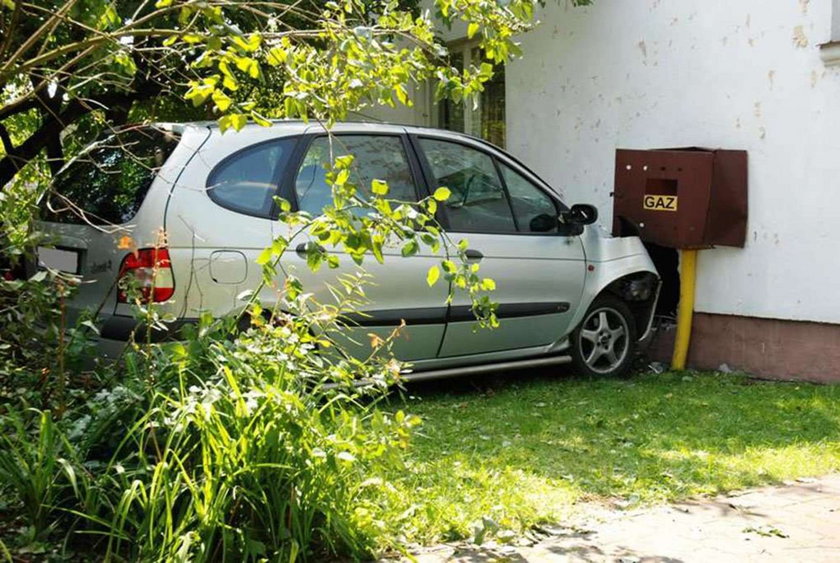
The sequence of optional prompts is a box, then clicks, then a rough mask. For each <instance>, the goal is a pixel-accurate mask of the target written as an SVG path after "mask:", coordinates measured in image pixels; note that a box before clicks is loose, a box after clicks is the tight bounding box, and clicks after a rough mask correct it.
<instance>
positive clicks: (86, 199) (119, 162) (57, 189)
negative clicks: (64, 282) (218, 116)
mask: <svg viewBox="0 0 840 563" xmlns="http://www.w3.org/2000/svg"><path fill="white" fill-rule="evenodd" d="M178 140H179V137H178V135H176V134H173V133H171V132H169V131H163V130H161V129H157V128H154V127H142V128H137V127H135V128H132V129H126V130H123V131H120V132H117V133H115V134H113V135H110V136H108V137H106V138H105V139H104V140H102V141H99V142H97V143H95V144H93V145H91V147H90V148H88V149H86V150H85V151H84V152H83V153H82V154H80V155H79V156H78V157H77V158H76V159H74V160H73V161H72V162H71V163H70V164H68V165H67V166H66V167H65V168H64V169H62V170H61V172H59V173H58V174H57V175H56V177H55V178H54V180H53V183H52V188H51V190H50V193H49V194H48V195H47V197H45V198H44V201H45V205H44V206H43V207H44V209H43V210H42V212H43V213H42V218H43V219H44V220H45V221H51V222H56V223H75V224H81V223H93V224H96V225H103V224H122V223H126V222H128V221H130V220H131V219H133V218H134V216H135V215H136V214H137V211H138V210H139V209H140V205H141V204H142V203H143V200H144V199H145V197H146V194H147V193H148V191H149V188H150V187H151V185H152V181H153V180H154V179H155V176H156V175H157V173H158V170H160V168H161V167H162V166H163V164H164V163H165V162H166V160H167V159H168V158H169V155H171V154H172V151H173V150H175V147H176V146H177V145H178Z"/></svg>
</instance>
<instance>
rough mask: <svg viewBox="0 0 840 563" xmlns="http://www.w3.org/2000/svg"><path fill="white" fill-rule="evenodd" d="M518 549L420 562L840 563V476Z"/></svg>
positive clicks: (588, 516) (588, 522)
mask: <svg viewBox="0 0 840 563" xmlns="http://www.w3.org/2000/svg"><path fill="white" fill-rule="evenodd" d="M567 526H568V527H563V528H553V529H550V530H549V533H550V534H551V535H549V536H548V537H544V538H543V539H541V540H540V541H537V542H522V541H520V542H519V543H520V544H521V545H501V544H498V543H493V542H488V543H486V544H484V545H482V546H475V545H469V544H459V545H442V546H436V547H433V548H429V549H427V550H424V551H422V552H421V553H418V554H417V560H418V561H419V562H421V563H441V562H444V561H446V562H463V563H473V562H475V563H479V562H490V561H494V562H503V561H510V562H525V561H569V562H579V561H610V562H620V563H636V562H648V561H651V562H652V561H663V562H677V561H703V562H706V561H713V562H718V561H808V562H811V561H815V562H822V561H826V562H828V561H831V562H840V475H834V476H828V477H824V478H821V479H801V480H798V481H796V482H791V483H787V484H785V485H783V486H778V487H766V488H762V489H755V490H750V491H744V492H741V493H734V494H731V495H727V496H721V497H717V498H714V499H711V500H698V501H692V502H685V503H680V504H675V505H668V506H660V507H654V508H647V509H638V510H628V511H621V510H609V509H606V508H604V507H600V508H594V509H592V510H583V511H582V514H581V516H580V517H578V518H577V519H575V520H574V521H573V522H569V523H567Z"/></svg>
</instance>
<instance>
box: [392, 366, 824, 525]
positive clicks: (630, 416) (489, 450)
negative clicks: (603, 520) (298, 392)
mask: <svg viewBox="0 0 840 563" xmlns="http://www.w3.org/2000/svg"><path fill="white" fill-rule="evenodd" d="M404 403H405V404H404V405H402V406H403V408H406V409H407V410H409V411H410V412H413V413H415V414H419V415H420V416H421V417H422V418H423V419H424V425H423V429H422V431H421V436H420V437H419V438H418V439H417V440H416V442H415V447H414V450H413V451H412V453H411V454H410V456H411V459H412V463H411V469H412V471H413V474H412V475H411V476H410V477H407V478H406V487H407V488H410V489H415V490H420V491H423V495H424V498H425V500H424V501H423V502H425V503H426V504H429V503H437V505H436V506H437V509H441V510H444V511H447V510H448V508H447V505H448V504H452V503H454V504H456V505H458V506H459V509H458V510H448V516H444V517H442V521H443V522H447V524H446V525H444V526H443V527H444V528H445V527H446V526H447V525H448V526H450V527H454V528H459V527H460V529H461V530H462V531H463V530H464V529H465V528H464V524H463V522H461V523H456V520H458V519H459V518H460V519H461V520H463V519H467V518H470V517H474V516H476V514H480V511H481V510H485V511H490V512H492V511H493V509H494V508H500V507H501V509H500V510H497V512H496V513H497V514H498V513H501V514H504V515H505V516H506V517H512V518H513V519H514V520H515V521H516V523H518V524H522V525H527V524H528V523H533V522H537V521H544V520H550V519H552V518H557V516H558V515H562V513H563V510H564V508H563V507H558V506H557V504H558V503H559V504H566V505H570V504H572V503H574V502H578V501H581V500H591V499H596V500H597V499H614V500H618V504H619V506H632V505H635V504H639V503H648V502H661V501H673V500H679V499H684V498H688V497H691V496H696V495H703V494H714V493H719V492H724V491H729V490H734V489H739V488H745V487H751V486H756V485H761V484H766V483H773V482H778V481H781V480H783V479H790V478H796V477H800V476H805V475H817V474H824V473H828V472H832V471H837V470H838V469H840V387H832V386H816V385H810V384H804V383H800V384H790V383H772V382H760V381H754V380H751V379H748V378H745V377H742V376H737V375H722V374H688V373H666V374H662V375H653V374H639V375H636V376H633V377H631V378H629V379H624V380H590V379H581V378H579V377H575V376H573V375H570V374H569V372H568V371H561V370H556V369H555V370H530V371H521V372H515V373H509V374H505V375H502V376H489V377H487V376H486V377H483V378H471V379H469V378H461V379H448V380H440V381H434V382H426V383H415V384H410V385H409V386H408V387H407V389H406V393H405V395H404ZM566 508H568V506H567V507H566ZM427 517H428V518H432V519H433V518H435V515H433V514H429V515H427ZM427 524H428V522H427ZM432 527H434V526H432Z"/></svg>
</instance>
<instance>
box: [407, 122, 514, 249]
mask: <svg viewBox="0 0 840 563" xmlns="http://www.w3.org/2000/svg"><path fill="white" fill-rule="evenodd" d="M420 147H421V148H422V149H423V153H424V154H425V156H426V161H427V162H428V164H429V166H430V167H431V171H432V175H433V176H434V186H433V188H434V189H437V188H439V187H445V188H449V190H450V191H451V192H452V194H451V196H450V197H449V199H448V200H446V202H445V208H446V216H447V219H448V221H449V229H450V230H451V231H453V232H474V233H515V232H516V223H515V222H514V219H513V213H512V211H511V207H510V202H509V201H508V197H507V194H506V193H505V189H504V186H503V185H502V183H501V181H500V180H499V176H498V173H497V172H496V166H495V165H494V163H493V159H492V157H490V155H488V154H486V153H483V152H481V151H478V150H476V149H473V148H471V147H467V146H465V145H461V144H458V143H452V142H449V141H442V140H439V139H425V138H421V139H420Z"/></svg>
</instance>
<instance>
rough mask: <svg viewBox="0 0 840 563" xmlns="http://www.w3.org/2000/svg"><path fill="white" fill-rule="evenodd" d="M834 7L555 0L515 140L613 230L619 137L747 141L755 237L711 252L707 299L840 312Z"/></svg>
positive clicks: (758, 1) (514, 91) (713, 304)
mask: <svg viewBox="0 0 840 563" xmlns="http://www.w3.org/2000/svg"><path fill="white" fill-rule="evenodd" d="M831 12H832V0H811V1H810V2H809V1H808V0H670V1H669V0H648V1H638V0H634V1H631V0H595V4H594V5H593V6H591V7H588V8H572V7H570V6H569V5H567V4H566V2H563V1H560V2H558V1H557V0H549V2H548V4H547V6H546V7H545V8H544V9H542V10H541V11H540V13H539V16H538V17H539V19H540V20H541V21H542V24H541V25H540V26H539V27H538V28H537V29H536V30H534V31H532V32H530V33H528V34H526V35H524V36H523V37H522V38H521V40H522V46H523V49H524V58H522V59H520V60H518V61H515V62H513V63H512V64H510V65H509V67H508V69H507V74H506V79H507V83H506V96H507V108H506V112H507V139H508V141H507V142H508V146H507V148H508V149H509V150H510V151H511V152H513V153H514V154H516V155H518V156H519V157H521V158H522V159H523V160H524V161H525V162H527V163H528V164H530V165H531V166H532V167H533V168H534V169H535V170H536V171H537V172H538V173H539V174H541V175H542V176H543V177H544V178H545V179H546V180H548V181H549V182H550V183H551V184H553V185H555V186H557V187H558V188H559V189H560V190H561V191H562V193H563V194H564V195H565V197H566V199H567V201H569V202H590V203H595V204H597V205H598V206H599V208H600V209H601V212H602V223H603V224H604V225H605V226H607V227H609V226H610V225H611V221H612V217H611V215H612V213H611V210H612V199H611V196H610V192H611V191H612V186H613V177H614V170H613V167H614V159H615V149H616V148H619V147H620V148H663V147H682V146H704V147H721V148H731V149H746V150H747V151H749V175H750V187H749V189H750V193H749V198H750V205H749V215H750V217H749V226H748V229H749V237H748V238H749V240H748V241H747V245H746V247H745V248H744V249H727V248H718V249H713V250H704V251H702V252H701V253H700V259H699V265H698V270H699V279H698V288H697V303H696V310H697V311H700V312H707V313H721V314H733V315H745V316H757V317H768V318H776V319H795V320H811V321H821V322H831V323H840V69H838V68H836V67H835V68H828V69H827V68H825V66H824V65H823V63H822V62H821V59H820V54H819V47H818V45H819V44H821V43H824V42H828V41H830V39H831V27H832V13H831ZM412 121H413V122H415V123H416V122H422V120H421V119H420V118H419V117H418V118H416V119H414V120H412Z"/></svg>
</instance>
